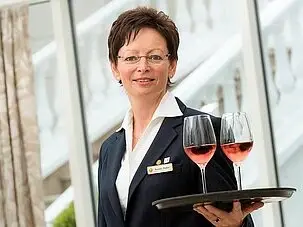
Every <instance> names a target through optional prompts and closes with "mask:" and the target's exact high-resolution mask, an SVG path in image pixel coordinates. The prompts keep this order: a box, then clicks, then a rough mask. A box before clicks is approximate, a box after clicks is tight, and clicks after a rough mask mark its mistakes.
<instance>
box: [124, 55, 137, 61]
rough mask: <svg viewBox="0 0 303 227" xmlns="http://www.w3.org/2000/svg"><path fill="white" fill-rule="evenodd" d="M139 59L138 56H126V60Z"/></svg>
mask: <svg viewBox="0 0 303 227" xmlns="http://www.w3.org/2000/svg"><path fill="white" fill-rule="evenodd" d="M138 59H139V58H138V57H137V56H128V57H125V58H124V61H137V60H138Z"/></svg>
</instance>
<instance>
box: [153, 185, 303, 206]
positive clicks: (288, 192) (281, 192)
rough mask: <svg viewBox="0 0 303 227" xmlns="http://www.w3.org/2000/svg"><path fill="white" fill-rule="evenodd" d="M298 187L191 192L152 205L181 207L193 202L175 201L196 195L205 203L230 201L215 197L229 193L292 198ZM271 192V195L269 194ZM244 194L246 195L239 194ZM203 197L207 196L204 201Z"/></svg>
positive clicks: (189, 198)
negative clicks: (177, 203) (204, 192)
mask: <svg viewBox="0 0 303 227" xmlns="http://www.w3.org/2000/svg"><path fill="white" fill-rule="evenodd" d="M296 191H297V189H296V188H291V187H279V188H255V189H243V190H229V191H217V192H210V193H206V194H203V193H199V194H191V195H183V196H175V197H169V198H164V199H159V200H155V201H153V202H152V206H156V207H157V208H158V209H160V210H161V209H169V208H174V207H181V206H186V205H190V204H192V203H190V202H189V203H188V204H186V203H184V204H182V205H178V206H177V205H172V203H173V202H175V203H176V202H179V203H180V202H182V201H183V200H185V199H186V200H193V199H195V198H196V197H199V199H200V200H201V202H205V203H212V202H216V201H220V202H228V201H230V199H220V200H216V199H215V197H217V196H220V195H224V196H226V194H229V196H236V197H240V199H250V198H256V197H266V198H271V197H272V198H278V197H280V198H285V199H286V198H290V197H291V196H292V194H293V193H294V192H296ZM249 193H251V194H253V196H247V194H249ZM256 193H259V194H260V193H263V195H262V196H257V195H256ZM269 193H270V195H269ZM239 194H244V195H242V196H241V195H239ZM237 195H238V196H237ZM203 197H206V198H205V199H204V201H203Z"/></svg>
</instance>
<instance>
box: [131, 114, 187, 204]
mask: <svg viewBox="0 0 303 227" xmlns="http://www.w3.org/2000/svg"><path fill="white" fill-rule="evenodd" d="M182 122H183V117H182V116H180V117H174V118H165V119H164V121H163V123H162V125H161V127H160V130H159V132H158V134H157V135H156V137H155V139H154V141H153V142H152V144H151V146H150V148H149V149H148V151H147V153H146V155H145V157H144V158H143V160H142V162H141V164H140V166H139V168H138V169H137V171H136V173H135V175H134V177H133V180H132V182H131V184H130V187H129V192H128V201H130V199H131V197H132V195H133V193H134V191H135V189H136V187H137V186H138V185H139V183H140V182H141V181H142V180H143V178H144V177H145V175H146V174H147V169H146V167H147V166H153V165H155V162H156V161H157V159H159V157H160V156H161V155H162V154H163V153H164V152H165V150H166V149H167V147H168V146H169V145H170V144H171V142H172V141H173V140H174V138H175V137H176V136H177V132H176V131H175V127H176V126H178V125H180V124H182Z"/></svg>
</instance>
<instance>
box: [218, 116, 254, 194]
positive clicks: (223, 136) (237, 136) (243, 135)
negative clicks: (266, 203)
mask: <svg viewBox="0 0 303 227" xmlns="http://www.w3.org/2000/svg"><path fill="white" fill-rule="evenodd" d="M220 144H221V148H222V150H223V152H224V153H225V154H226V156H227V157H228V158H229V159H230V160H231V161H232V162H233V164H234V167H235V169H236V178H237V185H238V190H242V180H241V163H242V162H243V160H244V159H246V158H247V156H248V154H249V152H250V150H251V148H252V146H253V137H252V133H251V130H250V126H249V122H248V119H247V116H246V113H244V112H235V113H225V114H223V115H222V122H221V132H220Z"/></svg>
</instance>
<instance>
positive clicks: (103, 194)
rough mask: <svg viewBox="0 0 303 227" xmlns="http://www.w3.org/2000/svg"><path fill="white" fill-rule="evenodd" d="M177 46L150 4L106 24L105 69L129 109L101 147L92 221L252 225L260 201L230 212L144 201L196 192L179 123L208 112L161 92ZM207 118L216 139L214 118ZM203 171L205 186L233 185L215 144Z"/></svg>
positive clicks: (197, 177)
mask: <svg viewBox="0 0 303 227" xmlns="http://www.w3.org/2000/svg"><path fill="white" fill-rule="evenodd" d="M178 46H179V34H178V30H177V27H176V26H175V24H174V22H173V21H172V20H171V19H170V18H169V17H168V16H167V15H166V14H164V13H163V12H158V11H157V10H155V9H151V8H145V7H139V8H136V9H133V10H129V11H126V12H124V13H122V14H121V15H120V16H119V17H118V19H117V20H116V21H115V22H114V23H113V25H112V28H111V31H110V34H109V38H108V48H109V59H110V64H111V69H112V72H113V75H114V77H115V79H116V80H117V81H121V84H122V85H123V88H124V89H125V91H126V93H127V96H128V98H129V101H130V104H131V109H130V110H129V111H128V112H127V113H126V115H125V118H124V121H123V123H122V126H121V127H120V128H119V129H118V130H117V131H116V132H115V133H114V134H112V135H111V136H110V137H109V138H108V139H107V140H105V142H104V143H103V144H102V146H101V149H100V156H99V172H98V180H99V183H98V185H99V208H98V209H99V212H98V226H99V227H110V226H115V227H120V226H121V227H122V226H131V227H141V226H145V227H158V226H166V227H172V226H174V227H181V226H182V227H183V226H192V227H201V226H203V227H208V226H213V225H215V226H226V227H240V226H246V227H250V226H253V222H252V220H251V217H250V216H249V213H250V212H252V211H253V210H256V209H258V208H259V207H260V205H261V204H259V203H256V204H252V205H251V206H249V207H246V208H245V209H244V208H243V209H241V205H240V203H239V202H235V204H234V208H233V210H232V211H231V212H225V211H222V210H219V209H216V208H214V207H211V206H209V207H208V208H207V209H206V208H205V209H204V210H201V209H202V208H201V209H199V208H198V209H197V210H196V211H197V212H195V211H194V210H191V211H187V212H184V213H165V214H164V213H163V214H161V213H160V212H159V211H158V210H157V209H156V208H155V207H153V206H152V205H151V204H152V202H153V201H155V200H158V199H161V198H166V197H173V196H181V195H188V194H196V193H201V192H202V184H201V172H200V170H199V168H198V166H197V165H196V164H195V163H193V162H192V161H191V160H190V159H189V158H188V157H187V156H186V154H185V152H184V150H183V145H182V139H183V135H182V128H183V121H184V118H185V117H187V116H191V115H199V114H205V115H209V114H207V113H201V112H199V111H197V110H194V109H190V108H188V107H186V106H185V105H184V104H183V103H182V102H181V101H180V100H179V99H178V98H176V97H174V96H173V95H172V94H171V93H169V92H168V91H167V86H168V84H169V79H170V78H172V77H173V76H174V75H175V72H176V67H177V60H178V54H177V51H178ZM210 119H211V122H212V124H213V126H214V129H215V133H216V136H217V137H218V136H219V131H220V119H219V118H216V117H214V116H210ZM217 141H220V140H219V138H217ZM166 167H167V168H166ZM147 170H149V171H147ZM153 170H157V171H155V172H154V171H153ZM206 177H207V178H208V181H207V182H208V185H207V186H208V191H209V192H211V191H222V190H232V189H236V180H235V178H234V174H233V167H232V163H231V162H230V161H229V160H228V159H227V157H226V156H225V155H224V153H223V152H222V150H221V148H220V146H217V149H216V151H215V154H214V156H213V158H212V160H211V161H210V162H209V164H208V166H207V171H206Z"/></svg>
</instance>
